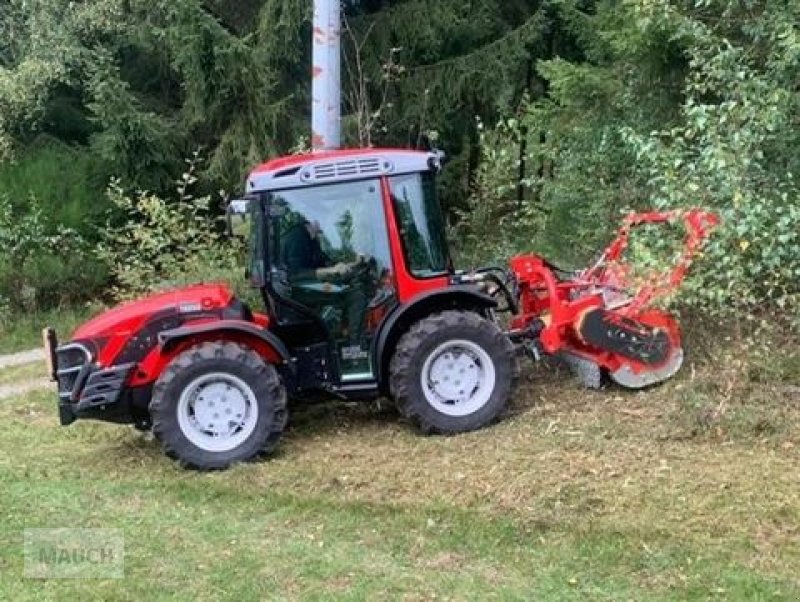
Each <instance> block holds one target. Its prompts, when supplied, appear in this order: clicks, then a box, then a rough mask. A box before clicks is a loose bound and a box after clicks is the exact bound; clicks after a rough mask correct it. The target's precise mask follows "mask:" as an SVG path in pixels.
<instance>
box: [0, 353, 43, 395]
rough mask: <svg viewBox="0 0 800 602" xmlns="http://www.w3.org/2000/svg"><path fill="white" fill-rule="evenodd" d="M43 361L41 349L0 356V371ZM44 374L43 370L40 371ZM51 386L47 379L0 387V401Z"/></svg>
mask: <svg viewBox="0 0 800 602" xmlns="http://www.w3.org/2000/svg"><path fill="white" fill-rule="evenodd" d="M43 360H44V352H43V351H42V350H41V349H31V350H29V351H22V352H19V353H11V354H8V355H0V370H2V369H4V368H15V367H17V366H24V365H26V364H33V363H35V362H41V361H43ZM42 372H44V370H42ZM52 386H53V383H52V382H51V381H50V379H49V378H46V377H37V378H25V379H24V380H20V381H19V382H13V383H10V384H5V385H0V400H3V399H8V398H9V397H16V396H17V395H22V394H24V393H29V392H30V391H38V390H41V389H47V388H50V387H52Z"/></svg>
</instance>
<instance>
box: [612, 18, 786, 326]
mask: <svg viewBox="0 0 800 602" xmlns="http://www.w3.org/2000/svg"><path fill="white" fill-rule="evenodd" d="M710 6H712V7H714V8H717V9H718V10H721V12H722V14H723V15H724V16H725V17H726V18H728V19H732V20H736V19H739V20H746V26H743V27H742V29H741V31H740V33H739V35H738V36H737V37H738V39H736V38H732V37H731V36H730V34H731V33H734V32H731V31H729V26H727V25H725V24H724V23H716V24H715V23H714V22H713V21H710V20H708V21H707V20H706V19H704V18H703V15H702V13H699V11H698V12H697V13H695V12H691V11H680V10H678V9H676V8H675V7H673V6H672V5H671V4H668V3H666V2H659V3H654V4H653V5H652V6H648V7H647V8H646V10H643V11H642V12H641V14H640V22H641V24H642V25H641V26H642V27H643V28H644V29H645V31H647V29H648V28H649V27H650V26H651V23H652V22H653V21H654V20H655V19H658V26H657V27H659V28H663V27H665V22H666V23H669V25H670V26H671V27H672V30H673V35H674V36H677V37H680V38H682V39H684V40H685V44H686V52H687V55H688V57H689V71H688V76H687V78H686V81H685V84H684V94H685V100H684V102H683V104H682V105H681V119H680V120H679V121H678V123H676V124H675V125H674V127H671V128H667V129H661V130H658V131H655V132H652V133H650V134H648V135H640V134H637V133H636V132H634V131H632V130H629V131H628V132H627V134H628V136H627V137H628V140H629V141H630V143H631V145H632V146H633V147H634V148H635V149H636V153H637V159H638V160H639V162H640V163H641V166H642V168H643V170H644V171H645V173H646V175H647V177H648V185H649V188H650V190H651V191H652V193H653V196H654V200H655V202H656V203H657V204H659V205H661V206H670V207H674V206H691V205H701V206H707V207H711V208H713V209H715V210H716V211H717V212H718V213H719V215H720V216H721V218H722V227H721V228H720V229H719V230H718V232H717V233H716V235H715V236H714V237H713V238H712V240H711V242H710V243H709V245H708V246H707V249H706V261H705V263H704V266H703V267H702V268H701V270H700V272H699V277H697V278H696V279H694V281H693V287H692V288H691V290H690V294H689V296H688V299H689V300H690V301H691V302H692V303H694V304H697V305H699V306H701V307H702V308H704V309H705V310H707V311H713V312H715V313H720V314H727V313H731V314H733V315H737V316H745V317H754V316H755V315H757V314H759V313H760V311H759V310H760V309H763V308H764V307H769V306H772V307H774V308H776V309H779V310H781V312H782V313H784V312H785V314H786V315H788V316H789V317H794V318H795V319H796V317H797V316H798V315H800V286H798V282H800V279H798V278H799V277H800V187H799V186H798V183H797V182H796V181H795V179H794V176H793V173H792V172H793V170H794V169H796V168H797V167H798V166H800V165H798V157H797V152H796V149H797V143H798V142H800V139H799V138H798V133H797V131H796V129H797V128H796V127H794V126H795V124H796V123H797V119H798V118H800V103H798V101H797V98H796V96H797V94H796V89H795V87H796V83H797V73H799V72H800V29H798V20H797V17H798V15H800V10H797V9H796V10H795V11H794V13H793V12H792V11H790V10H785V11H781V10H779V9H778V8H777V7H770V8H768V9H766V10H764V11H763V12H761V13H760V14H758V15H757V16H756V15H752V14H750V13H749V11H742V9H741V7H740V5H739V4H738V3H737V4H734V3H724V2H723V3H714V4H711V5H710Z"/></svg>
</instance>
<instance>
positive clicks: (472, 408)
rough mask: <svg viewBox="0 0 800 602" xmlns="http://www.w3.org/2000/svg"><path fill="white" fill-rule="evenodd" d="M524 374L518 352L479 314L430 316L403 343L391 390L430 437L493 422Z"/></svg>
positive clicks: (406, 413)
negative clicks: (520, 368)
mask: <svg viewBox="0 0 800 602" xmlns="http://www.w3.org/2000/svg"><path fill="white" fill-rule="evenodd" d="M518 375H519V367H518V363H517V357H516V355H515V353H514V347H513V345H512V344H511V342H510V341H509V340H508V337H506V336H505V335H504V334H503V332H502V331H501V330H500V328H499V327H498V326H497V325H496V324H495V323H494V322H492V321H490V320H487V319H485V318H483V317H481V316H480V315H478V314H477V313H475V312H470V311H445V312H442V313H439V314H434V315H431V316H429V317H427V318H425V319H423V320H421V321H420V322H418V323H417V324H415V325H414V326H413V327H412V328H411V330H409V331H408V332H407V333H406V334H405V335H403V337H402V338H401V339H400V342H399V343H398V345H397V349H396V351H395V354H394V357H393V358H392V361H391V363H390V376H389V387H390V392H391V394H392V397H393V398H394V400H395V403H396V404H397V407H398V409H399V410H400V412H401V413H402V414H403V415H404V416H406V417H407V418H409V419H411V420H412V421H414V422H415V423H416V424H417V425H418V426H419V427H420V429H421V430H422V431H423V432H425V433H434V432H435V433H461V432H466V431H472V430H475V429H479V428H481V427H483V426H486V425H487V424H489V423H491V422H493V421H494V420H495V419H496V418H497V417H498V416H500V414H502V413H503V411H504V410H505V408H506V404H507V403H508V399H509V397H510V396H511V393H512V391H513V388H514V385H515V384H516V380H517V377H518Z"/></svg>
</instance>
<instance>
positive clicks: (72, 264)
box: [0, 196, 107, 314]
mask: <svg viewBox="0 0 800 602" xmlns="http://www.w3.org/2000/svg"><path fill="white" fill-rule="evenodd" d="M0 248H3V249H4V254H3V257H2V258H0V305H2V306H3V307H4V308H5V312H6V313H9V314H10V313H11V311H28V312H30V311H38V310H41V309H49V308H54V307H59V306H64V305H73V304H77V303H80V302H82V301H85V300H87V299H91V298H92V297H93V296H95V295H97V294H99V292H100V289H101V287H102V286H103V285H104V284H105V282H106V279H107V271H106V269H105V266H104V265H103V264H102V262H99V261H98V260H97V258H96V257H95V256H94V254H93V252H92V249H91V246H90V245H89V244H88V243H87V242H86V241H85V240H84V239H83V237H82V236H81V235H80V234H78V233H77V232H76V231H75V230H72V229H70V228H60V229H56V228H55V227H54V226H52V225H50V224H49V223H48V220H47V219H46V218H45V214H44V210H43V209H42V207H41V204H40V203H39V201H38V200H37V199H36V198H31V199H30V201H29V203H28V206H27V207H26V208H25V209H24V210H17V209H15V208H14V207H13V204H12V202H11V201H10V200H9V199H8V197H7V196H0Z"/></svg>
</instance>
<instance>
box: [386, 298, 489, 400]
mask: <svg viewBox="0 0 800 602" xmlns="http://www.w3.org/2000/svg"><path fill="white" fill-rule="evenodd" d="M496 307H497V300H496V299H495V298H494V297H491V296H489V295H487V294H486V293H483V292H481V291H480V290H478V288H477V287H475V286H473V285H464V284H461V285H453V286H449V287H447V288H443V289H439V290H435V291H429V292H426V293H422V294H420V295H417V296H416V297H414V298H412V299H411V301H409V302H408V303H404V304H403V305H400V306H398V307H397V308H395V310H394V311H392V312H391V313H390V314H389V315H388V316H386V318H384V320H383V323H382V324H381V326H380V328H379V330H378V333H377V335H376V337H375V342H374V343H373V349H372V357H373V365H374V366H376V368H377V370H376V377H377V380H378V385H379V387H380V390H381V392H382V393H383V394H387V393H388V381H389V378H388V377H389V361H390V360H391V357H392V354H393V353H394V349H395V347H396V346H397V343H398V341H399V340H400V337H402V336H403V334H405V332H406V331H407V330H408V329H409V328H411V325H412V324H414V323H415V322H418V321H419V320H422V319H423V318H425V317H426V316H429V315H430V314H432V313H437V312H440V311H445V310H448V309H470V310H474V311H481V310H489V309H494V308H496Z"/></svg>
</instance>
